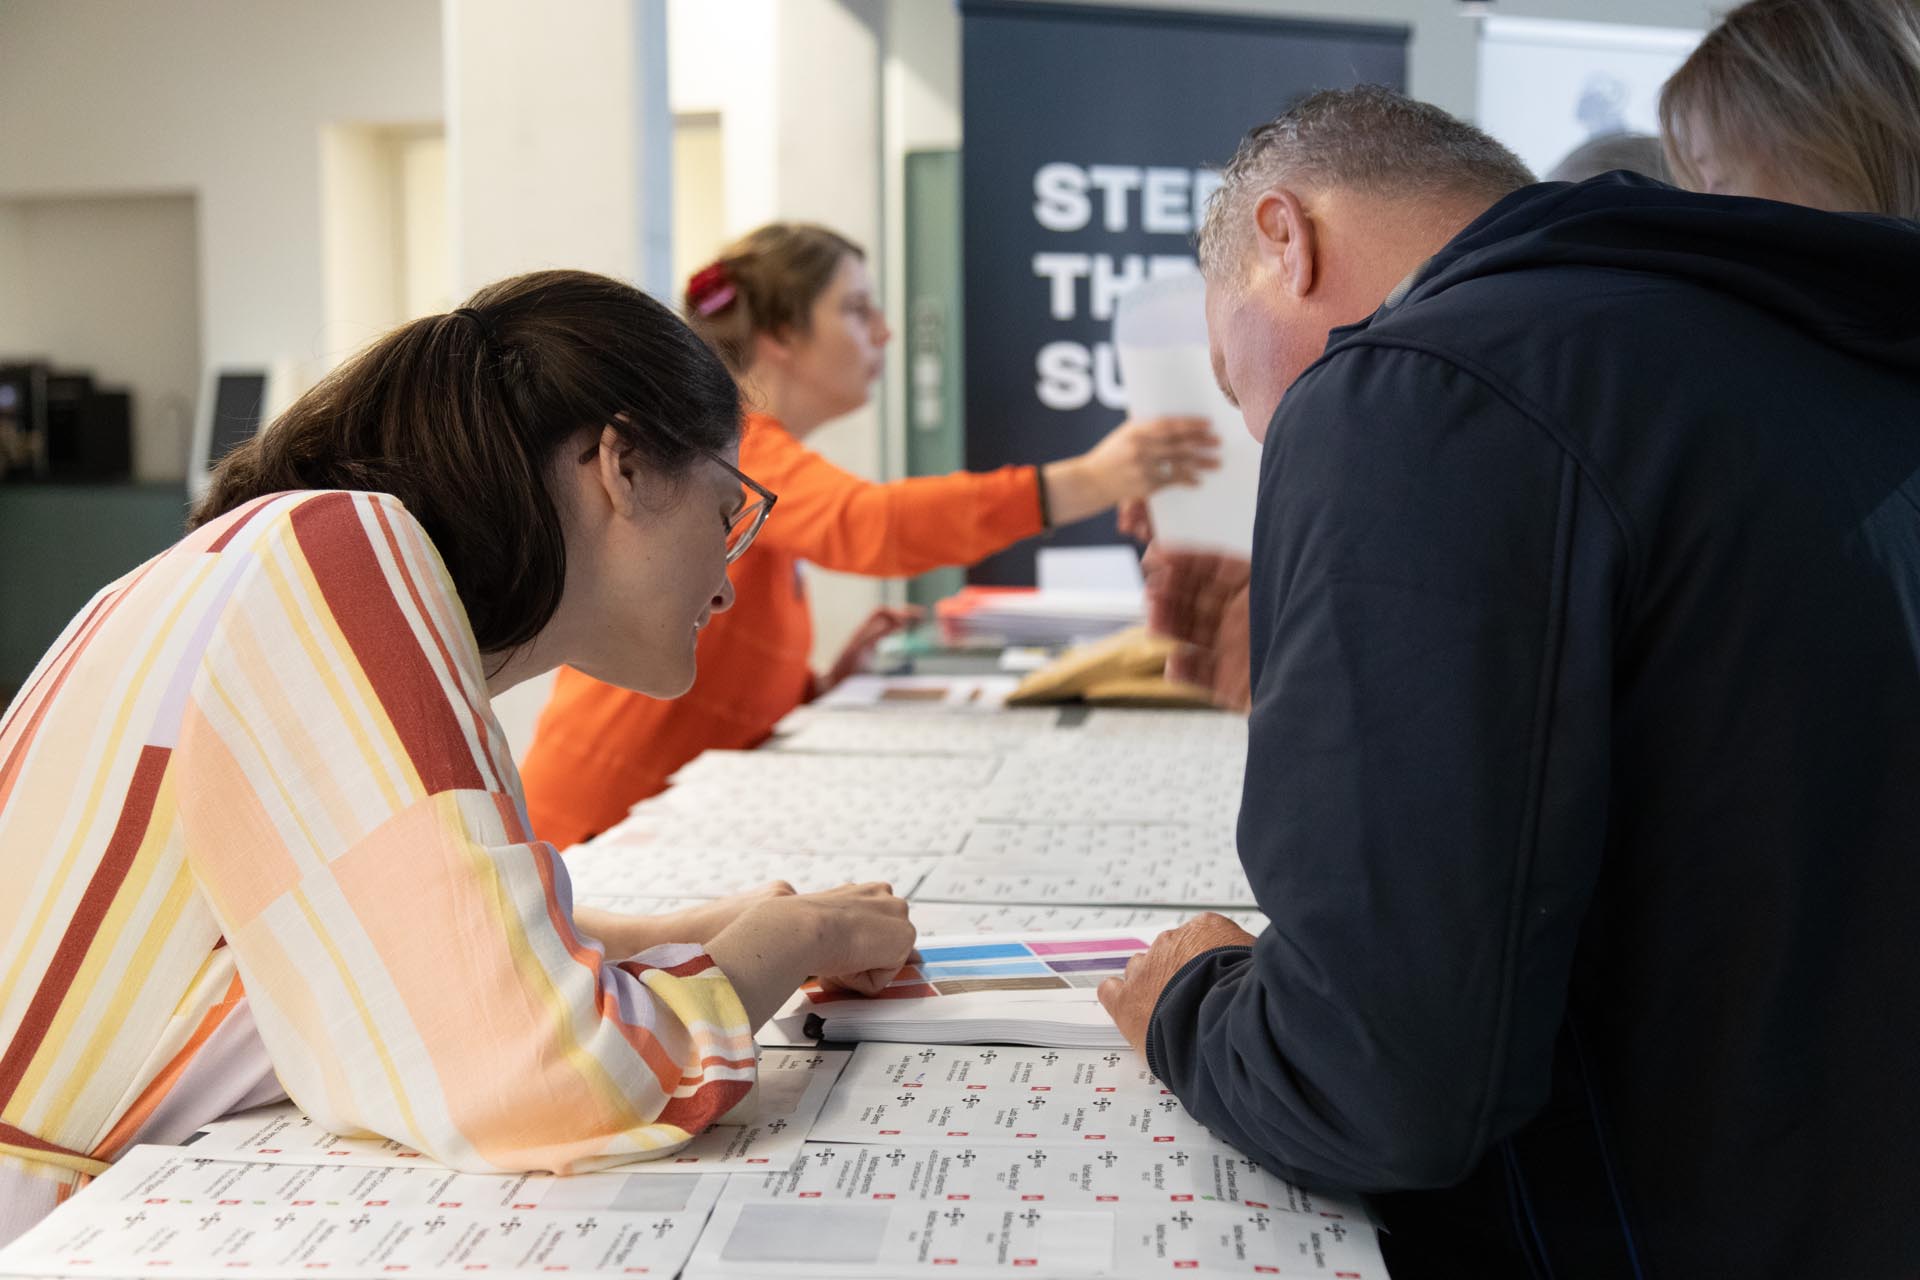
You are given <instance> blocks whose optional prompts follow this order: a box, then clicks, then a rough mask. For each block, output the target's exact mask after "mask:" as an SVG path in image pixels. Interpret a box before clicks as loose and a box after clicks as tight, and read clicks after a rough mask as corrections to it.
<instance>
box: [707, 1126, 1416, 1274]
mask: <svg viewBox="0 0 1920 1280" xmlns="http://www.w3.org/2000/svg"><path fill="white" fill-rule="evenodd" d="M922 1271H925V1272H928V1273H931V1274H936V1275H958V1276H971V1275H996V1276H997V1275H1005V1274H1008V1273H1009V1272H1011V1273H1013V1274H1020V1273H1021V1272H1022V1271H1025V1272H1027V1273H1029V1274H1042V1275H1049V1276H1159V1275H1169V1276H1180V1275H1193V1276H1249V1275H1255V1276H1258V1275H1272V1276H1289V1275H1292V1276H1335V1277H1347V1278H1364V1280H1377V1278H1379V1277H1384V1276H1385V1275H1386V1270H1385V1266H1384V1264H1383V1263H1382V1261H1381V1258H1380V1254H1379V1248H1378V1243H1377V1235H1376V1233H1375V1230H1374V1227H1373V1224H1372V1223H1371V1221H1370V1220H1369V1219H1368V1217H1367V1215H1366V1213H1365V1212H1364V1210H1362V1209H1361V1208H1360V1207H1359V1206H1358V1205H1356V1204H1353V1203H1349V1202H1346V1201H1341V1200H1337V1199H1333V1198H1329V1197H1321V1196H1316V1195H1314V1194H1312V1193H1310V1192H1307V1191H1304V1190H1302V1189H1300V1188H1298V1187H1295V1186H1293V1185H1292V1184H1291V1183H1288V1182H1287V1181H1285V1180H1284V1179H1281V1178H1276V1177H1274V1176H1273V1175H1271V1174H1267V1173H1264V1172H1262V1171H1261V1170H1260V1169H1259V1168H1258V1167H1257V1166H1255V1165H1254V1164H1253V1162H1252V1161H1249V1160H1245V1159H1244V1158H1242V1157H1238V1156H1236V1155H1234V1153H1233V1152H1231V1151H1229V1150H1227V1149H1226V1148H1225V1147H1224V1146H1221V1145H1219V1144H1215V1146H1214V1148H1213V1149H1211V1150H1204V1151H1197V1152H1191V1151H1187V1150H1185V1149H1173V1150H1159V1151H1155V1150H1148V1149H1142V1148H1138V1147H1135V1148H1132V1149H1128V1148H1125V1147H1105V1148H1100V1149H1097V1150H1095V1149H1087V1148H1079V1147H1035V1148H1031V1149H1029V1150H1025V1151H1015V1150H1011V1149H1008V1148H1004V1147H1002V1148H993V1147H984V1146H983V1147H979V1148H974V1147H966V1148H956V1147H924V1146H895V1147H886V1146H856V1145H850V1144H835V1143H808V1144H807V1149H806V1153H805V1155H804V1156H803V1157H802V1158H801V1160H800V1161H798V1162H797V1163H796V1164H795V1165H794V1167H793V1168H792V1169H791V1170H789V1171H787V1172H786V1173H783V1174H767V1175H764V1176H760V1177H753V1176H747V1175H741V1176H737V1177H735V1178H733V1179H731V1180H730V1181H729V1183H728V1186H727V1190H726V1193H725V1194H724V1195H723V1196H722V1198H721V1203H720V1206H719V1208H718V1209H716V1210H715V1213H714V1218H713V1221H712V1222H711V1223H710V1224H709V1226H708V1229H707V1232H706V1234H705V1235H704V1236H703V1237H702V1238H701V1243H700V1245H699V1248H698V1249H697V1250H696V1252H695V1256H694V1260H693V1262H692V1263H691V1264H690V1266H689V1268H688V1272H687V1274H688V1275H689V1276H690V1277H702V1276H712V1277H728V1278H729V1280H735V1278H738V1277H748V1276H753V1277H759V1276H774V1275H790V1276H848V1277H853V1276H886V1275H900V1274H915V1273H918V1272H922Z"/></svg>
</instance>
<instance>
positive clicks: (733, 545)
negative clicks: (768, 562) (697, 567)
mask: <svg viewBox="0 0 1920 1280" xmlns="http://www.w3.org/2000/svg"><path fill="white" fill-rule="evenodd" d="M707 456H708V457H710V458H712V459H713V460H714V461H715V462H717V463H719V464H720V465H721V466H723V467H725V468H726V469H727V470H728V471H729V472H731V473H732V474H733V478H734V479H736V480H738V481H739V482H740V484H741V485H742V487H744V488H748V489H751V490H753V491H754V492H755V493H757V494H759V495H760V496H759V497H758V498H756V499H754V500H753V501H752V502H749V503H747V504H746V505H744V506H742V507H741V508H740V509H739V510H738V511H736V512H734V513H733V514H732V515H730V516H728V517H727V518H726V520H727V563H728V564H732V563H733V562H734V561H735V560H738V559H739V558H740V557H741V556H743V555H745V554H746V552H747V548H748V547H750V546H752V545H753V540H754V539H755V538H756V537H758V536H759V535H760V526H761V525H763V524H765V523H766V522H767V517H768V516H770V515H772V514H773V504H774V503H775V502H778V501H779V500H780V499H779V495H778V494H776V493H774V492H773V490H771V489H769V488H767V487H766V486H765V485H763V484H761V483H760V482H759V481H758V480H755V479H754V478H753V477H752V476H750V475H748V474H747V473H746V472H744V471H742V470H741V469H740V468H738V467H736V466H734V465H733V464H732V463H731V462H728V461H727V460H726V459H725V458H723V457H721V456H720V455H719V454H717V453H710V454H708V455H707Z"/></svg>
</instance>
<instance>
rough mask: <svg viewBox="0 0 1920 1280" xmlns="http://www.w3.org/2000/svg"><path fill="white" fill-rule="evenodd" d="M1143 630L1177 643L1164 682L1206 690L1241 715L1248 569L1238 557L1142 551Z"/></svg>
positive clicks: (1246, 685)
mask: <svg viewBox="0 0 1920 1280" xmlns="http://www.w3.org/2000/svg"><path fill="white" fill-rule="evenodd" d="M1140 567H1141V569H1142V570H1144V571H1145V574H1146V580H1147V629H1148V630H1149V631H1151V632H1153V633H1154V634H1155V635H1161V636H1166V637H1168V638H1169V639H1173V640H1178V641H1179V642H1180V643H1181V645H1182V646H1184V647H1183V648H1181V649H1180V650H1178V651H1177V652H1176V653H1174V654H1173V656H1172V657H1170V658H1168V659H1167V678H1168V679H1169V680H1178V681H1180V682H1182V683H1184V684H1197V685H1199V686H1200V687H1201V688H1203V689H1207V690H1209V691H1210V692H1211V693H1212V695H1213V703H1214V705H1215V706H1217V707H1224V708H1226V709H1227V710H1229V711H1241V712H1244V711H1246V710H1247V708H1248V707H1249V706H1251V705H1252V702H1253V698H1252V690H1251V683H1252V679H1251V674H1250V665H1249V654H1250V652H1251V649H1252V636H1251V635H1250V633H1249V626H1250V621H1249V617H1248V611H1247V604H1248V584H1249V583H1250V582H1251V581H1252V577H1253V566H1252V565H1251V564H1249V563H1248V562H1247V561H1245V560H1242V559H1241V558H1240V557H1238V556H1226V555H1215V554H1212V553H1207V552H1198V551H1167V550H1163V549H1162V548H1161V547H1160V546H1159V545H1158V544H1157V543H1156V544H1155V545H1153V546H1151V547H1148V548H1147V554H1146V556H1145V557H1144V558H1143V559H1142V560H1141V562H1140Z"/></svg>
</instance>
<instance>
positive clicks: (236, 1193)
mask: <svg viewBox="0 0 1920 1280" xmlns="http://www.w3.org/2000/svg"><path fill="white" fill-rule="evenodd" d="M725 1184H726V1178H725V1176H724V1175H720V1174H700V1173H680V1174H678V1175H676V1176H672V1177H664V1178H663V1177H638V1176H634V1175H633V1174H632V1173H630V1172H628V1171H627V1170H625V1169H622V1170H619V1171H614V1172H608V1173H587V1174H577V1175H575V1176H573V1177H568V1178H555V1177H537V1176H520V1177H516V1176H508V1175H480V1174H461V1173H454V1172H453V1171H451V1170H448V1169H443V1168H437V1167H433V1166H427V1165H420V1166H415V1167H412V1168H391V1167H387V1168H367V1167H358V1168H356V1167H351V1166H346V1165H336V1166H314V1165H285V1164H260V1163H249V1162H245V1161H238V1160H209V1159H205V1158H201V1157H198V1156H195V1155H194V1153H193V1150H192V1148H186V1149H182V1148H177V1147H136V1148H134V1149H133V1150H132V1151H130V1152H128V1153H127V1154H126V1155H125V1156H123V1157H121V1158H120V1160H118V1161H117V1162H116V1163H115V1164H114V1166H113V1168H111V1169H109V1170H108V1171H107V1172H106V1173H105V1174H103V1175H101V1177H100V1178H99V1179H98V1180H97V1181H96V1182H94V1183H93V1185H91V1186H90V1187H88V1188H87V1192H86V1194H85V1195H84V1196H78V1197H75V1198H74V1199H73V1200H72V1201H70V1202H69V1203H68V1204H67V1205H65V1206H63V1207H62V1208H61V1209H60V1210H57V1211H56V1212H54V1213H53V1214H52V1215H51V1216H49V1217H47V1218H46V1219H44V1220H43V1221H42V1222H40V1223H39V1225H37V1226H35V1227H34V1228H33V1229H32V1230H31V1231H29V1232H27V1234H26V1235H24V1236H22V1237H21V1238H20V1239H18V1240H16V1241H15V1242H14V1243H13V1244H12V1245H11V1246H9V1248H8V1249H7V1251H6V1254H5V1263H4V1270H5V1272H6V1273H8V1274H12V1275H34V1276H133V1275H156V1274H165V1275H171V1276H186V1277H199V1278H205V1277H217V1276H233V1275H247V1276H263V1277H267V1278H268V1280H289V1278H291V1277H296V1276H300V1277H311V1276H315V1275H323V1276H324V1275H329V1274H332V1275H343V1276H371V1275H381V1276H419V1277H426V1278H427V1280H451V1278H452V1277H473V1276H485V1275H490V1274H491V1275H502V1276H509V1275H513V1276H536V1275H537V1276H547V1277H550V1276H553V1275H555V1274H562V1273H564V1274H575V1275H589V1276H592V1275H604V1276H660V1277H671V1276H674V1275H677V1274H679V1272H680V1269H681V1267H683V1266H684V1265H685V1263H686V1260H687V1257H688V1255H689V1254H690V1253H691V1252H692V1250H693V1246H694V1241H695V1240H696V1239H697V1238H698V1237H699V1235H700V1232H701V1230H702V1228H703V1226H704V1224H705V1223H706V1221H707V1217H708V1215H709V1214H710V1213H711V1211H712V1208H713V1205H714V1203H715V1202H716V1201H717V1200H718V1198H719V1196H720V1193H721V1189H722V1188H723V1187H724V1186H725Z"/></svg>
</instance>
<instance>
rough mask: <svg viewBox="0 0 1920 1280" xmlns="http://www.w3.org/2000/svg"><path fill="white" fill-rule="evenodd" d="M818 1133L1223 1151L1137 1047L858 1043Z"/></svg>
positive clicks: (817, 1136)
mask: <svg viewBox="0 0 1920 1280" xmlns="http://www.w3.org/2000/svg"><path fill="white" fill-rule="evenodd" d="M811 1136H812V1138H813V1139H814V1140H815V1141H819V1142H863V1143H870V1142H883V1143H887V1144H890V1145H891V1144H911V1143H923V1144H925V1143H933V1144H937V1145H940V1146H962V1147H966V1146H975V1147H978V1146H1019V1147H1044V1146H1075V1147H1090V1146H1092V1145H1093V1144H1099V1145H1100V1146H1102V1147H1106V1146H1116V1147H1117V1146H1145V1147H1153V1146H1180V1147H1196V1146H1199V1147H1205V1146H1208V1145H1209V1144H1214V1145H1217V1144H1216V1143H1215V1139H1214V1138H1213V1137H1212V1136H1211V1135H1209V1134H1208V1133H1207V1131H1206V1129H1205V1128H1204V1127H1203V1126H1202V1125H1200V1124H1199V1123H1198V1122H1197V1121H1195V1120H1194V1119H1193V1118H1192V1117H1191V1116H1189V1115H1188V1114H1187V1112H1186V1109H1185V1108H1184V1107H1182V1106H1181V1105H1180V1103H1179V1101H1178V1100H1177V1099H1175V1098H1174V1096H1173V1094H1172V1093H1171V1092H1170V1091H1168V1090H1167V1089H1166V1088H1165V1087H1164V1086H1162V1085H1161V1083H1160V1082H1159V1081H1158V1080H1156V1079H1154V1078H1153V1076H1152V1075H1151V1074H1150V1073H1149V1072H1148V1071H1147V1065H1146V1061H1145V1060H1144V1059H1143V1058H1141V1057H1140V1055H1139V1054H1137V1053H1135V1052H1134V1051H1133V1050H1131V1049H1114V1050H1105V1051H1101V1050H1092V1049H1020V1048H994V1047H983V1048H974V1047H970V1046H969V1047H962V1046H956V1045H925V1046H919V1047H915V1046H911V1045H897V1044H863V1045H860V1046H859V1047H858V1048H856V1049H855V1050H854V1051H853V1061H852V1062H851V1063H849V1064H848V1065H847V1069H846V1071H845V1072H843V1073H842V1075H841V1077H840V1083H839V1085H838V1086H837V1087H836V1088H835V1089H834V1091H833V1093H832V1095H831V1096H829V1097H828V1099H827V1105H826V1106H825V1107H823V1108H822V1109H821V1112H820V1116H819V1119H817V1120H816V1121H815V1122H814V1127H813V1133H812V1135H811Z"/></svg>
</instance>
